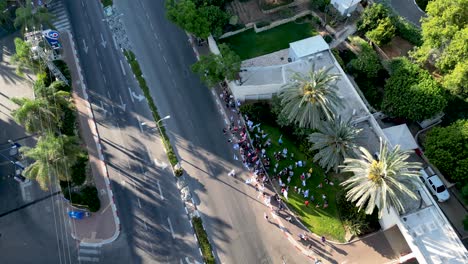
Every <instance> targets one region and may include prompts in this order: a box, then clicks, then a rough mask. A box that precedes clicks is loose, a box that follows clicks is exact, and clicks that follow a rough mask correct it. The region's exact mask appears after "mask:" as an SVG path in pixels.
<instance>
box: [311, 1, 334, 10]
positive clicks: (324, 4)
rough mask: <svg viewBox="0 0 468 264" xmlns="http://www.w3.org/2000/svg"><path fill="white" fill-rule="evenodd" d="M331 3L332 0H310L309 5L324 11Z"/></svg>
mask: <svg viewBox="0 0 468 264" xmlns="http://www.w3.org/2000/svg"><path fill="white" fill-rule="evenodd" d="M329 4H330V0H310V2H309V5H310V8H312V9H317V10H320V11H322V12H324V11H325V8H326V7H327V5H329Z"/></svg>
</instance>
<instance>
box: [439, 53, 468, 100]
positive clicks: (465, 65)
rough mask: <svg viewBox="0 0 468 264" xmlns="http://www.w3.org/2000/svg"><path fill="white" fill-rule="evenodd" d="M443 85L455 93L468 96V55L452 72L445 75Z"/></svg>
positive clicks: (464, 96)
mask: <svg viewBox="0 0 468 264" xmlns="http://www.w3.org/2000/svg"><path fill="white" fill-rule="evenodd" d="M443 86H444V87H445V88H447V89H448V90H449V91H451V92H452V93H453V94H458V95H460V96H461V97H462V98H465V99H466V98H468V57H465V59H462V62H460V63H458V64H457V66H455V68H454V69H453V71H452V72H451V73H449V74H447V75H445V76H444V78H443Z"/></svg>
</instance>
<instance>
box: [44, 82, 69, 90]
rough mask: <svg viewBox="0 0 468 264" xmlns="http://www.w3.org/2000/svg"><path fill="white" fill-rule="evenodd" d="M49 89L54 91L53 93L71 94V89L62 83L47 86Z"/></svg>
mask: <svg viewBox="0 0 468 264" xmlns="http://www.w3.org/2000/svg"><path fill="white" fill-rule="evenodd" d="M49 87H50V88H53V89H55V91H65V92H71V87H70V85H67V84H66V83H64V82H62V81H55V82H53V83H51V84H50V85H49Z"/></svg>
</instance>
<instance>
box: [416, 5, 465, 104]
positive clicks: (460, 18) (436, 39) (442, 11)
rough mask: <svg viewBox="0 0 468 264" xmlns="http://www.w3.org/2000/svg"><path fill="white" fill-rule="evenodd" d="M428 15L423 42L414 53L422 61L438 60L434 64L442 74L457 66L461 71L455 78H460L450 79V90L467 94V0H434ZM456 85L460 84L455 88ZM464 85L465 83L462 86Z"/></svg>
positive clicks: (424, 25) (422, 62)
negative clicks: (464, 70) (465, 75)
mask: <svg viewBox="0 0 468 264" xmlns="http://www.w3.org/2000/svg"><path fill="white" fill-rule="evenodd" d="M426 11H427V17H424V18H423V19H422V24H421V28H422V36H423V44H422V45H421V47H419V48H418V49H417V50H416V52H412V53H411V56H412V57H413V58H415V59H416V60H417V61H418V62H419V63H421V64H424V63H425V62H427V61H430V62H435V66H436V67H437V68H438V69H439V70H440V71H441V73H443V74H451V73H452V72H453V71H454V70H455V69H457V71H458V73H457V74H454V75H452V76H451V77H452V78H460V80H453V81H451V82H449V84H450V90H451V91H455V92H461V93H462V94H465V98H466V85H465V84H466V77H464V76H463V75H461V74H459V73H461V72H463V71H462V70H461V69H463V68H464V67H463V66H458V64H465V65H466V58H467V56H468V45H466V43H467V41H468V2H467V1H466V0H453V1H444V0H433V1H430V2H429V4H428V5H427V8H426ZM455 84H460V85H462V86H461V87H458V88H457V87H453V85H455ZM463 85H464V86H463Z"/></svg>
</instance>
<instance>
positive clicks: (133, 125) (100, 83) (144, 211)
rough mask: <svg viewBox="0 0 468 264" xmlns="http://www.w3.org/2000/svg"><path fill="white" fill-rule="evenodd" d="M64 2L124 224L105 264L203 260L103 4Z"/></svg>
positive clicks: (103, 253)
mask: <svg viewBox="0 0 468 264" xmlns="http://www.w3.org/2000/svg"><path fill="white" fill-rule="evenodd" d="M65 3H66V5H67V8H68V10H69V13H70V21H71V24H72V28H73V33H74V37H75V40H76V42H77V43H76V44H77V47H78V56H79V58H80V64H81V66H82V70H83V76H84V78H85V83H86V85H87V89H88V94H89V96H90V102H91V104H92V108H93V111H94V113H95V116H96V121H97V124H98V131H99V133H100V135H101V139H102V142H101V143H102V144H103V151H104V155H105V159H106V162H107V165H108V169H109V175H110V178H111V181H112V188H113V191H114V196H115V198H116V203H117V208H118V213H119V217H120V220H121V223H122V232H121V235H120V237H119V238H118V239H117V240H116V241H115V242H114V243H111V244H109V245H106V246H103V247H102V248H101V249H100V256H99V259H100V262H101V263H155V262H157V263H162V262H164V263H181V262H184V263H192V262H193V261H194V260H196V261H201V259H200V254H199V250H198V246H197V244H196V241H195V238H194V236H193V231H192V228H191V227H190V224H189V221H188V217H187V215H186V212H185V209H184V206H183V203H182V201H181V200H180V197H179V192H178V190H177V188H176V186H175V180H174V178H173V176H172V175H171V173H170V171H169V167H165V166H167V164H169V162H168V161H167V157H166V155H165V153H164V150H163V146H162V143H161V141H160V140H159V139H158V138H157V136H156V135H155V133H154V130H151V129H147V128H145V127H141V126H140V125H139V124H140V122H147V123H148V124H149V125H150V126H151V124H154V123H152V122H151V121H150V120H151V114H150V111H149V109H148V106H147V103H146V101H145V100H141V92H140V89H139V88H138V86H137V84H136V82H135V80H134V78H133V75H132V74H131V70H130V69H129V68H128V65H127V63H126V62H125V58H124V57H123V54H122V53H121V51H120V50H117V49H116V48H115V46H114V43H113V41H112V37H111V35H110V30H109V27H108V25H107V22H106V21H105V20H103V19H104V17H103V14H102V9H101V7H100V3H99V1H84V0H83V1H73V0H65ZM122 67H124V68H123V69H122ZM132 94H133V95H132ZM161 114H162V116H164V114H165V113H164V112H161ZM164 167H165V168H164Z"/></svg>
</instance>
